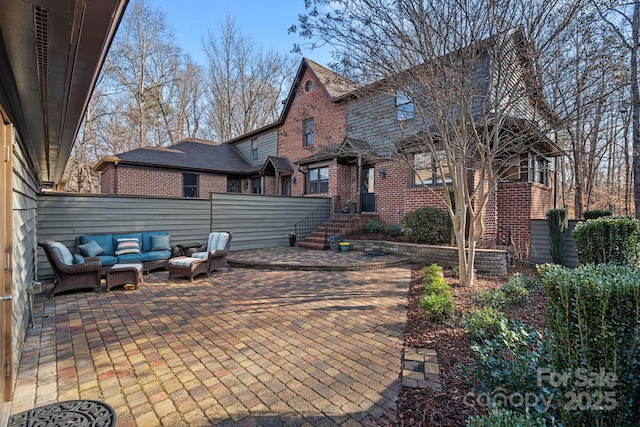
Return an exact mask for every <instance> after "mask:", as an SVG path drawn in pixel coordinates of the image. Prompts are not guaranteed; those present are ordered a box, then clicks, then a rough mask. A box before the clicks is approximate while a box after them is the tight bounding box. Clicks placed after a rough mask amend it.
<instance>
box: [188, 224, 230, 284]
mask: <svg viewBox="0 0 640 427" xmlns="http://www.w3.org/2000/svg"><path fill="white" fill-rule="evenodd" d="M232 237H233V233H231V232H230V231H216V232H213V233H210V234H209V239H208V242H207V245H206V246H204V245H203V246H202V247H201V248H200V249H199V251H198V252H196V253H194V254H191V257H192V258H207V274H211V272H212V271H213V270H217V269H218V268H222V267H224V268H227V269H229V270H231V267H230V266H229V264H228V263H227V254H228V253H229V248H231V238H232Z"/></svg>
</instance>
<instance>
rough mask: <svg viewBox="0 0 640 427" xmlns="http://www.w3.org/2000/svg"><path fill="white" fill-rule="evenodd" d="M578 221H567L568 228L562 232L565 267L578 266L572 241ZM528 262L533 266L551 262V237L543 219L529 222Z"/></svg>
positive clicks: (547, 225)
mask: <svg viewBox="0 0 640 427" xmlns="http://www.w3.org/2000/svg"><path fill="white" fill-rule="evenodd" d="M577 223H578V221H576V220H571V221H569V227H568V228H567V229H566V230H565V232H564V237H565V241H566V244H567V246H566V252H565V257H564V263H563V265H565V266H566V267H571V268H573V267H575V266H577V265H578V255H577V253H576V245H575V243H574V241H573V230H574V228H576V224H577ZM530 254H531V255H530V258H529V260H530V261H531V262H533V263H535V264H544V263H551V262H553V260H552V258H551V236H550V235H549V224H548V223H547V220H544V219H533V220H531V252H530Z"/></svg>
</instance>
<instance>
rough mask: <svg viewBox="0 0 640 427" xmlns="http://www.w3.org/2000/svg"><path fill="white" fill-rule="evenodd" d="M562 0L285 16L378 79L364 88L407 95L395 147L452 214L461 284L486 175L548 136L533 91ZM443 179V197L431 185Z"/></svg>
mask: <svg viewBox="0 0 640 427" xmlns="http://www.w3.org/2000/svg"><path fill="white" fill-rule="evenodd" d="M566 3H567V2H564V1H561V0H556V1H533V2H531V1H524V0H507V1H501V2H496V1H491V0H457V1H451V0H437V1H430V2H422V1H415V0H400V1H397V2H388V1H386V0H342V1H340V0H338V1H328V0H307V1H306V6H307V9H308V13H307V14H305V15H303V16H301V17H300V19H299V21H300V22H299V24H300V25H299V26H298V27H294V28H292V30H294V31H295V30H299V31H300V33H301V34H302V35H303V36H306V37H308V38H310V39H311V40H314V39H319V40H321V41H323V42H326V43H328V44H330V45H332V46H334V47H335V48H336V49H337V52H336V55H335V56H336V58H337V63H336V64H335V65H336V67H337V68H338V69H339V70H340V71H341V72H342V74H346V75H347V76H348V77H351V78H352V79H354V80H357V81H361V82H367V81H372V80H377V79H382V80H381V81H383V82H384V83H383V84H377V85H376V84H373V85H369V86H368V88H369V90H370V91H378V92H379V93H386V94H387V95H394V96H395V97H396V99H402V98H406V99H408V100H409V101H410V102H408V104H411V105H413V109H414V111H413V115H414V117H413V119H411V120H398V127H399V128H401V133H402V134H403V138H401V139H400V141H399V142H400V144H397V145H398V148H399V149H398V150H397V152H396V155H400V156H403V157H405V158H406V160H407V162H410V164H411V165H412V166H413V167H414V170H415V172H416V173H417V174H418V176H420V178H422V176H421V173H422V172H424V171H425V170H426V169H427V168H426V165H424V167H423V166H420V164H419V163H417V162H415V156H416V155H417V154H419V155H420V157H423V158H424V159H426V161H425V163H426V162H428V166H429V168H428V169H429V170H436V171H437V176H430V177H427V178H425V179H424V181H425V184H439V185H440V189H438V188H437V187H436V188H434V189H433V190H432V191H433V192H434V193H435V194H436V195H437V196H438V197H440V200H441V202H442V205H443V206H446V209H447V211H448V212H449V215H450V217H451V219H452V221H453V224H454V232H455V238H456V244H457V247H458V260H459V261H458V264H459V272H460V282H461V284H463V285H471V284H473V281H474V263H475V251H476V247H477V244H478V243H479V242H480V240H481V238H482V236H483V233H484V227H485V224H484V212H485V209H486V208H487V207H488V206H489V204H490V203H491V201H492V199H493V200H495V189H496V186H497V183H498V182H499V181H500V180H501V179H503V178H504V177H505V176H506V175H508V174H509V173H510V172H509V171H511V170H513V168H512V167H511V166H514V165H519V164H520V163H519V162H520V160H519V159H520V158H521V157H520V154H521V153H522V152H523V150H524V149H525V148H527V147H529V148H530V144H531V141H533V140H535V139H538V140H546V142H545V144H542V147H545V146H547V147H548V146H551V145H553V144H552V141H551V140H552V139H553V136H552V135H551V134H550V132H551V131H552V125H551V121H552V120H553V119H554V114H553V113H552V112H551V111H550V110H549V109H548V108H547V107H546V104H545V102H544V101H543V99H542V96H541V95H542V93H543V89H544V88H543V87H542V84H541V83H542V82H541V81H540V79H539V77H538V76H539V69H538V67H544V66H545V65H546V64H542V63H541V61H542V59H544V58H545V56H543V55H542V53H543V52H544V51H545V50H546V49H548V48H549V45H550V43H551V41H553V40H554V39H555V38H556V37H558V35H559V34H561V33H562V32H563V31H564V29H565V28H566V26H567V25H568V23H569V22H570V19H571V17H572V16H573V14H574V13H575V11H576V9H577V7H578V6H579V4H580V3H581V2H573V3H572V4H571V5H567V4H566ZM370 96H372V95H370ZM541 149H542V148H541ZM408 153H409V154H412V156H411V157H410V156H408V155H407V154H408ZM542 154H545V153H542ZM429 159H430V160H429ZM434 163H435V168H434ZM529 172H531V171H529ZM445 183H447V184H449V188H450V189H451V191H452V193H453V197H449V194H448V192H447V191H442V186H443V184H445ZM427 187H428V188H433V187H431V186H430V185H427ZM445 188H446V187H445Z"/></svg>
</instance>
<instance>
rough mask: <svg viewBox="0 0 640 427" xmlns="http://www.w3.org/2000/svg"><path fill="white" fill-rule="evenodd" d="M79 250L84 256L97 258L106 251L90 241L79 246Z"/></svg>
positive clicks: (93, 241)
mask: <svg viewBox="0 0 640 427" xmlns="http://www.w3.org/2000/svg"><path fill="white" fill-rule="evenodd" d="M78 248H79V249H80V252H81V253H82V255H84V256H88V257H96V256H98V255H100V254H102V253H103V252H104V249H102V247H101V246H100V245H99V244H98V243H96V241H95V240H89V241H88V242H87V243H85V244H84V245H80V246H78Z"/></svg>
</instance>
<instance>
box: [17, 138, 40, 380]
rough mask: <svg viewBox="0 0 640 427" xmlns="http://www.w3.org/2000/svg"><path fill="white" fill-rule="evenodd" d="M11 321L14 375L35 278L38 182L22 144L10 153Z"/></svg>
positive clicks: (26, 324) (25, 327)
mask: <svg viewBox="0 0 640 427" xmlns="http://www.w3.org/2000/svg"><path fill="white" fill-rule="evenodd" d="M12 168H13V180H12V183H11V184H12V189H13V194H12V201H11V203H12V222H13V230H12V233H13V235H12V237H11V238H12V242H13V243H12V245H13V248H12V257H11V259H12V265H11V282H12V283H11V288H12V304H11V305H12V308H11V310H12V313H11V315H12V321H11V323H12V324H11V333H12V343H11V350H12V351H11V352H12V355H11V363H12V368H13V378H16V376H17V373H18V367H19V361H20V354H21V351H22V344H23V342H24V337H25V334H26V330H27V327H28V324H29V318H30V312H29V310H30V308H29V304H28V295H27V287H28V286H29V285H30V284H31V282H32V281H33V280H35V278H36V263H35V259H36V257H35V255H36V254H35V247H36V218H37V188H38V186H37V184H36V178H35V176H34V175H33V171H32V169H31V168H30V167H29V165H28V163H27V161H26V159H25V155H24V152H23V150H22V147H21V146H20V145H19V144H18V143H17V142H14V143H13V156H12Z"/></svg>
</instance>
